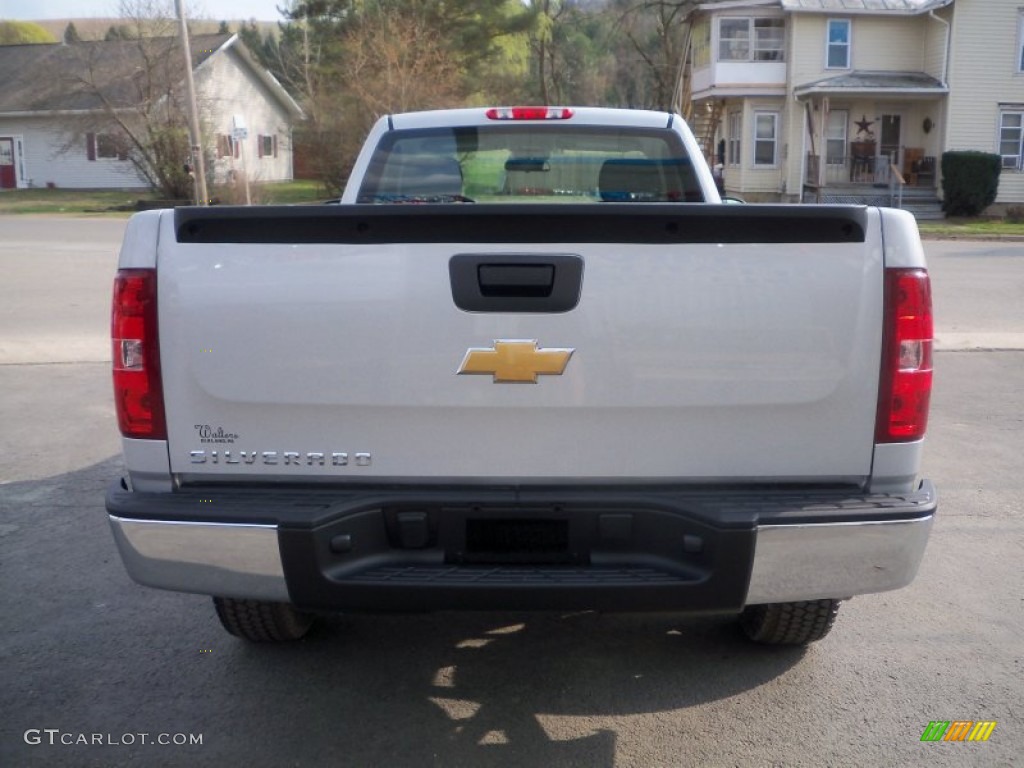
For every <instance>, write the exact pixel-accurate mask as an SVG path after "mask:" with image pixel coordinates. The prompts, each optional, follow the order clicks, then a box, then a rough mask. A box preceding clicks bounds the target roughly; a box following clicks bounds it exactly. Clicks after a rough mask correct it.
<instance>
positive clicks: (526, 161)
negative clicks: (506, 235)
mask: <svg viewBox="0 0 1024 768" xmlns="http://www.w3.org/2000/svg"><path fill="white" fill-rule="evenodd" d="M703 200H704V197H703V194H702V193H701V189H700V185H699V183H698V182H697V178H696V175H695V174H694V171H693V166H692V164H691V162H690V159H689V157H688V156H687V153H686V150H685V148H684V147H683V144H682V141H681V140H680V138H679V136H678V134H676V133H675V132H673V131H671V130H642V129H622V128H607V127H593V126H571V127H570V126H566V125H565V124H561V125H557V126H552V125H549V124H544V123H537V124H530V125H528V126H526V125H523V124H517V125H515V126H504V125H496V126H484V127H467V128H456V129H452V128H440V129H427V130H408V131H393V132H391V133H388V134H386V135H385V136H384V137H383V139H382V140H381V143H380V144H379V145H378V147H377V149H376V151H375V153H374V155H373V157H372V159H371V161H370V165H369V167H368V169H367V172H366V175H365V177H364V180H363V184H362V187H361V188H360V190H359V194H358V196H357V202H359V203H370V204H395V203H459V202H466V203H468V202H478V203H506V202H511V203H523V202H571V203H585V202H652V203H676V202H703Z"/></svg>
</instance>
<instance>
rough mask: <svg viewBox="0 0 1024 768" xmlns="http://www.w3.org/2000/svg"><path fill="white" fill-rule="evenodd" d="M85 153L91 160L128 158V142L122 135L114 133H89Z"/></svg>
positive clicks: (86, 138)
mask: <svg viewBox="0 0 1024 768" xmlns="http://www.w3.org/2000/svg"><path fill="white" fill-rule="evenodd" d="M85 155H86V157H87V158H88V159H89V161H90V162H91V161H94V160H97V159H100V160H127V159H128V143H127V142H126V141H125V140H124V138H123V137H122V136H118V135H116V134H112V133H87V134H86V135H85Z"/></svg>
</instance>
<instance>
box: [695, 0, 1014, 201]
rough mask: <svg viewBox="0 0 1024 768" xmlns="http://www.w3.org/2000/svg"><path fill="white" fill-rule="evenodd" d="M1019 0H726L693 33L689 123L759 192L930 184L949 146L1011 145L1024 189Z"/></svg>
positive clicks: (733, 180) (712, 5)
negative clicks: (691, 120) (691, 113)
mask: <svg viewBox="0 0 1024 768" xmlns="http://www.w3.org/2000/svg"><path fill="white" fill-rule="evenodd" d="M1022 19H1024V13H1022V9H1021V7H1020V5H1019V0H736V1H732V0H725V1H724V2H709V3H706V4H704V5H702V6H700V8H699V10H698V12H697V14H696V16H695V18H694V21H693V34H692V53H691V56H692V59H691V72H692V101H693V108H694V112H693V114H694V118H693V124H694V128H695V132H696V133H697V134H698V137H699V138H701V139H702V141H703V143H704V145H705V151H706V152H708V154H709V157H710V159H711V160H712V162H715V163H716V164H718V165H720V166H721V167H722V175H723V178H724V185H725V188H726V190H727V192H729V193H732V194H736V195H739V196H741V197H744V198H745V199H747V200H751V201H786V202H797V201H801V200H803V201H810V202H815V201H821V202H872V203H886V204H888V203H889V201H890V199H891V198H890V195H893V194H895V193H897V192H901V193H902V192H905V193H906V194H907V196H908V198H910V197H913V196H915V195H916V196H917V197H924V198H928V197H933V198H934V196H935V195H936V194H937V193H938V191H939V189H940V186H939V185H940V179H939V173H940V167H939V166H940V162H939V158H940V157H941V155H942V153H943V152H944V151H946V150H950V149H972V150H980V151H984V152H995V153H999V154H1001V155H1002V156H1003V174H1002V177H1001V180H1000V191H999V197H998V199H997V203H1013V202H1021V201H1024V173H1022V171H1024V165H1022V154H1024V152H1022V142H1024V21H1022Z"/></svg>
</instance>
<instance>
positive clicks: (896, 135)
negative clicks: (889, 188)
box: [875, 115, 902, 181]
mask: <svg viewBox="0 0 1024 768" xmlns="http://www.w3.org/2000/svg"><path fill="white" fill-rule="evenodd" d="M901 122H902V119H901V117H900V116H899V115H882V129H881V134H882V135H881V137H880V140H879V142H878V161H877V162H876V163H875V168H876V169H877V171H878V173H876V177H878V178H879V180H880V181H888V180H889V165H890V163H891V164H893V165H895V166H896V167H897V168H900V167H901V166H902V164H901V162H900V161H901V159H902V158H900V146H902V132H901V127H900V124H901Z"/></svg>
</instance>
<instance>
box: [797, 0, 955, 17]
mask: <svg viewBox="0 0 1024 768" xmlns="http://www.w3.org/2000/svg"><path fill="white" fill-rule="evenodd" d="M781 2H782V8H783V9H784V10H786V11H791V12H800V11H804V12H808V13H849V14H853V13H867V14H884V13H894V14H905V15H915V14H918V13H927V12H928V11H931V10H934V9H935V8H944V7H945V6H947V5H950V4H951V3H952V2H953V0H781Z"/></svg>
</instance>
